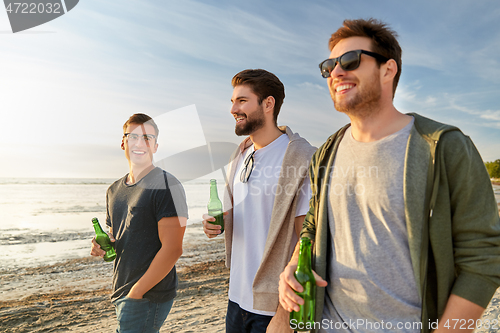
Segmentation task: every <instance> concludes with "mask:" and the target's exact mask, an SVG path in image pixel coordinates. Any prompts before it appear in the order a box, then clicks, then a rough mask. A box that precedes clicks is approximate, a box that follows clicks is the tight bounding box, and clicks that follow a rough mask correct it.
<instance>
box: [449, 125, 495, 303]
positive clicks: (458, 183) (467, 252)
mask: <svg viewBox="0 0 500 333" xmlns="http://www.w3.org/2000/svg"><path fill="white" fill-rule="evenodd" d="M442 144H443V147H442V148H443V149H444V150H445V152H446V153H445V154H442V155H443V158H444V165H445V166H446V170H443V171H446V176H445V177H446V181H447V182H448V184H449V191H450V197H449V198H450V199H449V200H450V208H451V212H450V214H451V218H452V237H453V253H454V260H455V273H456V274H457V278H456V280H455V283H454V285H453V289H452V293H453V294H455V295H458V296H460V297H463V298H465V299H468V300H470V301H472V302H474V303H476V304H478V305H480V306H482V307H486V306H487V305H488V303H489V301H490V299H491V298H492V296H493V294H494V293H495V291H496V289H497V288H498V286H499V285H500V217H499V214H498V206H497V202H496V200H495V196H494V193H493V188H492V186H491V181H490V179H489V176H488V173H487V171H486V168H485V166H484V163H483V161H482V159H481V156H480V155H479V152H478V151H477V149H476V147H475V146H474V144H473V143H472V141H471V140H470V139H469V137H466V136H464V135H463V134H462V133H460V132H453V133H449V134H448V135H447V137H446V138H443V142H442Z"/></svg>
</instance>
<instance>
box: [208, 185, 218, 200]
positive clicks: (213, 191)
mask: <svg viewBox="0 0 500 333" xmlns="http://www.w3.org/2000/svg"><path fill="white" fill-rule="evenodd" d="M210 199H219V195H218V194H217V183H215V184H214V183H210Z"/></svg>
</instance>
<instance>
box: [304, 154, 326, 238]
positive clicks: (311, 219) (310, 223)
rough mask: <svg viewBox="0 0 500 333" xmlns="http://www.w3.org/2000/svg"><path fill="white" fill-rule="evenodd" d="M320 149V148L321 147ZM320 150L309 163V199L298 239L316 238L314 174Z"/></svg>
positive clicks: (316, 189)
mask: <svg viewBox="0 0 500 333" xmlns="http://www.w3.org/2000/svg"><path fill="white" fill-rule="evenodd" d="M321 148H322V147H321ZM321 148H320V149H318V150H317V151H316V153H314V155H313V157H312V159H311V163H310V164H309V179H310V182H311V192H312V193H311V199H310V200H309V211H308V212H307V214H306V217H305V219H304V224H303V226H302V231H301V232H300V237H308V238H310V239H312V240H314V239H315V238H316V218H315V208H316V206H317V204H316V203H317V200H318V198H319V193H318V184H317V182H318V179H317V174H316V171H317V170H316V165H317V161H318V154H319V152H320V151H321Z"/></svg>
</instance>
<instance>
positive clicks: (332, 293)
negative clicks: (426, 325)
mask: <svg viewBox="0 0 500 333" xmlns="http://www.w3.org/2000/svg"><path fill="white" fill-rule="evenodd" d="M412 126H413V120H412V121H411V122H410V123H409V124H408V125H407V126H406V127H405V128H403V129H402V130H400V131H398V132H396V133H394V134H392V135H390V136H388V137H386V138H383V139H381V140H378V141H375V142H367V143H365V142H358V141H356V140H355V139H354V138H353V137H352V134H351V128H349V129H348V130H347V131H346V133H345V135H344V138H343V139H342V141H341V142H340V145H339V148H338V152H337V155H336V157H335V161H334V165H333V169H332V173H331V179H330V188H329V205H328V220H329V228H330V232H331V237H332V238H331V239H333V241H332V242H331V243H330V244H331V245H330V248H329V251H330V256H329V258H331V260H330V261H329V266H328V280H329V284H328V286H327V289H326V296H325V307H324V311H323V320H324V319H327V321H324V323H326V322H329V323H330V324H328V325H326V327H325V326H323V328H324V329H322V330H321V332H388V331H393V332H419V329H418V328H419V327H418V325H419V322H420V312H421V300H420V297H419V293H418V289H417V286H416V282H415V278H414V274H413V267H412V263H411V258H410V250H409V245H408V234H407V229H406V219H405V210H404V208H405V205H404V197H403V176H404V160H405V152H406V146H407V141H408V137H409V134H410V130H411V128H412ZM335 323H336V324H335ZM342 323H344V324H342Z"/></svg>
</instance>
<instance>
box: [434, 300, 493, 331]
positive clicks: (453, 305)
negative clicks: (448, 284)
mask: <svg viewBox="0 0 500 333" xmlns="http://www.w3.org/2000/svg"><path fill="white" fill-rule="evenodd" d="M483 311H484V308H483V307H481V306H479V305H477V304H475V303H473V302H471V301H469V300H466V299H465V298H462V297H460V296H457V295H453V294H451V295H450V298H449V299H448V303H447V304H446V308H445V310H444V313H443V317H442V318H441V319H439V326H438V329H437V330H436V331H435V333H441V332H462V333H465V332H472V331H473V329H474V328H475V323H476V322H477V319H479V318H481V315H482V314H483ZM470 323H474V325H470Z"/></svg>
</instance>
